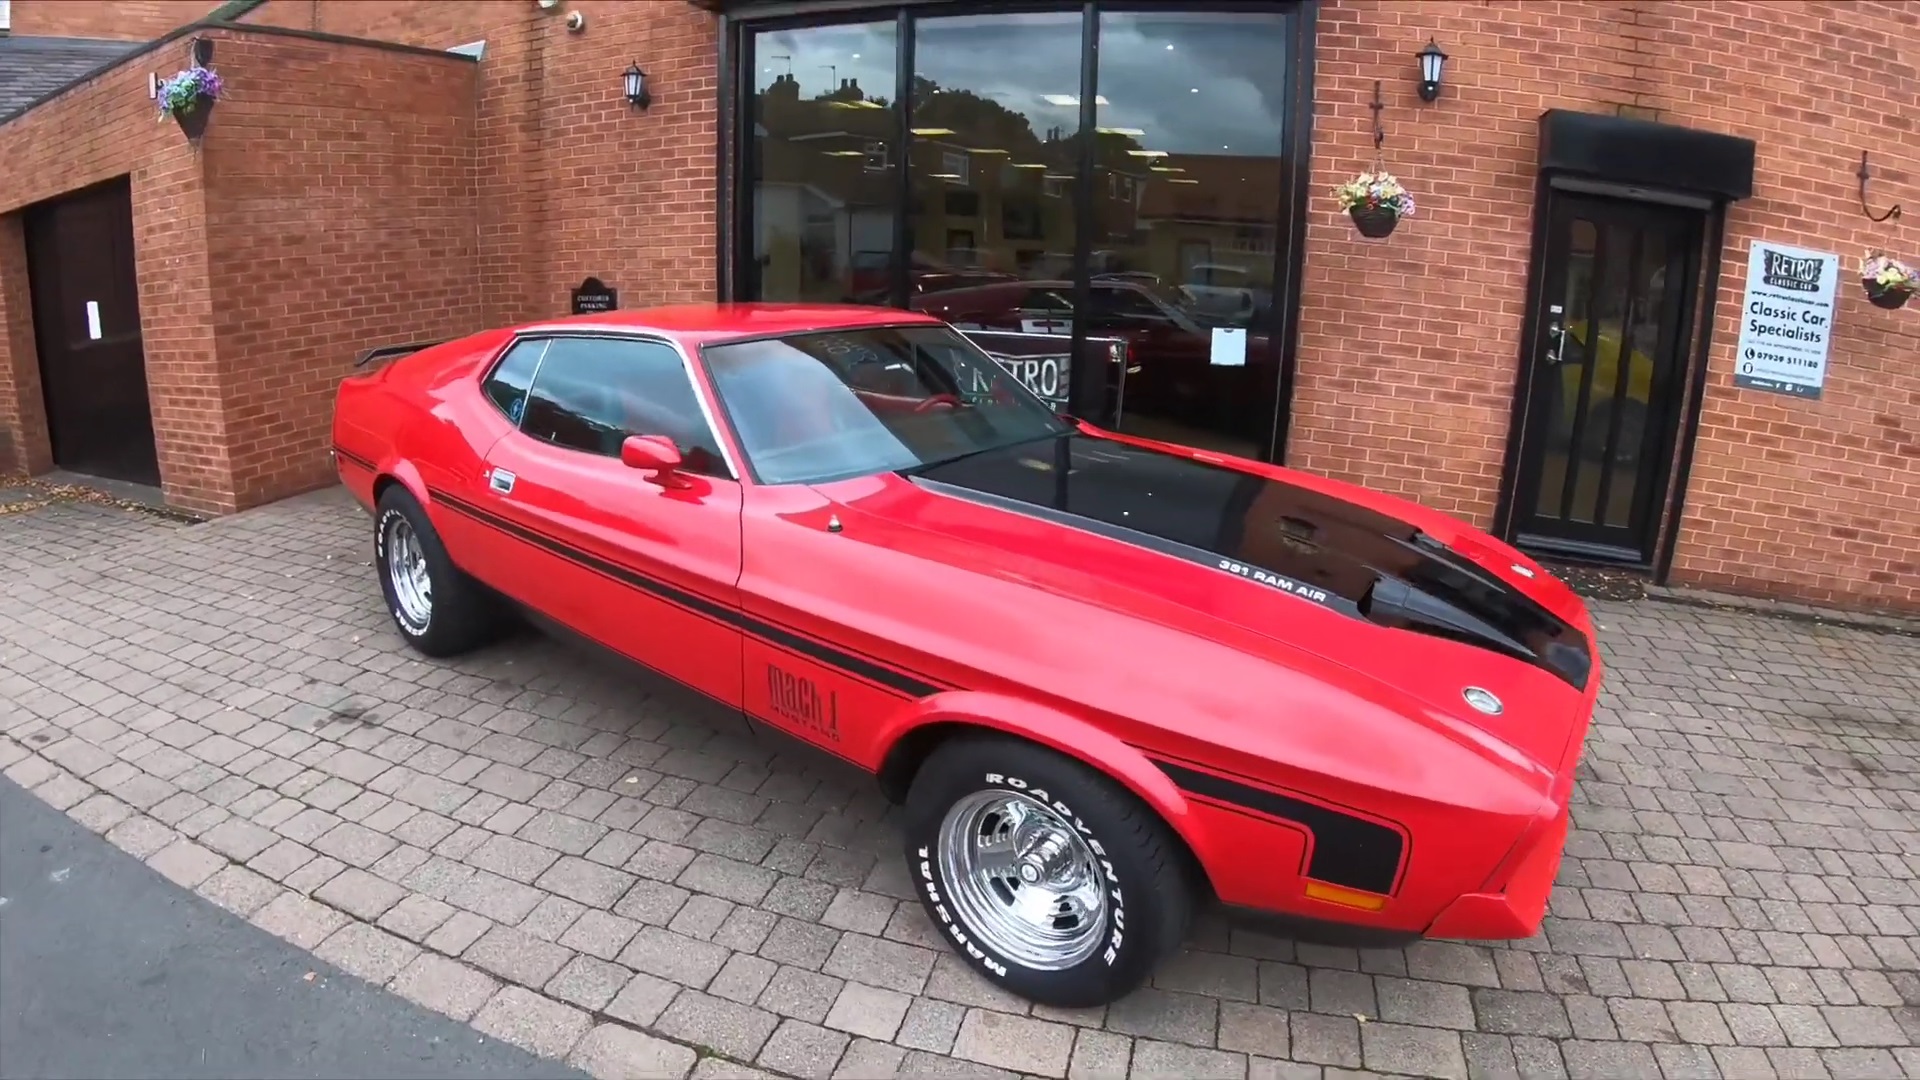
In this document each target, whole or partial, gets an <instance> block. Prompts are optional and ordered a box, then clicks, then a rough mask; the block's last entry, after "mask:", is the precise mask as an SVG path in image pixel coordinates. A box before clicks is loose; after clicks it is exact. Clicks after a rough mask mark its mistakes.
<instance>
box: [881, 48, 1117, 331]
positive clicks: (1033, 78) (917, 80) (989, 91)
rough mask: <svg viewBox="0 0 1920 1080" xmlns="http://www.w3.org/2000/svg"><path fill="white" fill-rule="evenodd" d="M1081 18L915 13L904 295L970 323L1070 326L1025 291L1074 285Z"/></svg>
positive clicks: (1064, 290) (1016, 327)
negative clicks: (1034, 304) (1036, 306)
mask: <svg viewBox="0 0 1920 1080" xmlns="http://www.w3.org/2000/svg"><path fill="white" fill-rule="evenodd" d="M1080 30H1081V18H1080V14H1079V13H1078V12H1077V11H1074V12H1067V11H1063V12H1057V13H1048V14H1035V15H979V16H973V15H967V16H952V17H943V18H925V19H920V20H917V21H916V22H915V23H914V51H913V60H914V73H913V91H912V94H913V112H912V118H913V146H912V150H911V153H910V154H909V155H908V159H907V160H908V168H909V169H910V170H911V178H910V181H909V183H910V190H911V192H912V196H911V202H910V204H909V206H908V214H909V231H910V233H911V236H912V256H911V257H912V263H911V268H910V270H909V278H910V281H911V285H910V291H909V294H908V295H909V297H910V301H909V302H910V304H911V305H912V306H913V307H915V308H918V309H920V310H925V311H929V312H933V313H936V314H940V315H941V316H942V317H944V318H947V319H948V320H950V321H952V322H954V323H956V324H962V325H964V326H966V327H968V328H978V329H992V330H1011V331H1016V332H1026V333H1050V334H1062V335H1067V334H1071V333H1072V329H1073V328H1072V324H1071V322H1068V321H1061V320H1058V319H1057V318H1054V317H1053V316H1057V315H1058V314H1060V313H1059V312H1058V311H1052V312H1045V311H1038V310H1029V305H1028V300H1029V299H1031V298H1034V297H1044V296H1046V295H1049V294H1065V295H1071V293H1072V288H1073V285H1072V281H1073V248H1074V182H1075V179H1076V177H1077V176H1078V175H1079V168H1078V161H1079V151H1078V149H1077V140H1076V138H1075V134H1076V133H1077V132H1078V131H1079V129H1080V96H1079V95H1080V51H1081V50H1080V41H1081V37H1082V35H1081V32H1080ZM1023 281H1027V282H1033V283H1036V284H1037V285H1038V287H1039V291H1038V292H1036V291H1035V289H1034V288H1033V287H1030V286H1029V285H1026V284H1022V282H1023Z"/></svg>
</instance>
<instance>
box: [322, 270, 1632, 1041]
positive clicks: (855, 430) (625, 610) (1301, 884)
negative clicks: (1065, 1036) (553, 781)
mask: <svg viewBox="0 0 1920 1080" xmlns="http://www.w3.org/2000/svg"><path fill="white" fill-rule="evenodd" d="M377 352H379V353H380V356H381V357H382V358H383V359H385V360H386V363H384V365H383V366H378V367H375V368H372V369H371V370H369V371H368V372H367V373H365V374H356V375H354V376H352V377H350V378H348V379H346V380H345V382H344V383H343V384H342V385H341V387H340V389H339V394H338V401H337V409H336V413H335V420H334V454H335V456H336V458H337V462H338V469H339V474H340V478H341V480H342V482H343V483H344V484H345V486H346V487H347V488H348V489H349V490H350V491H351V492H352V493H353V495H354V496H355V497H356V498H357V499H358V500H359V502H360V503H362V504H363V505H364V506H365V507H366V508H367V509H368V510H369V511H370V513H371V515H372V519H373V526H374V528H373V532H374V544H375V552H376V560H375V566H376V568H377V572H378V576H379V581H380V588H381V590H382V593H383V595H384V597H385V600H386V604H387V606H388V607H389V608H390V609H391V613H392V617H393V623H394V626H395V627H396V628H397V629H398V631H399V634H400V636H401V638H403V639H404V640H405V641H406V642H407V643H409V644H410V645H411V646H412V647H413V648H414V649H416V650H418V651H419V652H421V653H424V654H427V655H429V656H448V655H451V654H455V653H459V652H462V651H463V650H468V649H471V648H474V647H475V646H477V645H479V644H481V643H482V642H484V641H487V640H488V639H489V638H490V636H491V635H492V634H493V632H494V630H495V629H496V628H497V627H498V626H500V625H501V620H502V618H503V616H504V615H507V614H510V613H511V612H513V611H514V610H516V609H518V610H521V611H525V612H530V613H532V614H533V615H534V616H536V617H537V618H536V620H535V621H545V622H548V623H558V624H560V625H561V626H564V627H566V628H568V629H570V630H572V631H573V632H575V633H577V634H579V635H582V636H584V637H586V638H588V639H590V640H591V641H593V642H597V643H598V644H600V645H602V646H604V647H606V648H607V649H610V650H612V651H614V652H616V653H618V654H621V655H623V656H625V657H627V658H629V659H631V660H633V661H636V662H638V663H639V664H642V665H645V666H647V667H649V668H652V669H654V670H655V671H656V672H658V673H660V674H662V675H664V676H666V677H668V678H671V679H675V680H678V681H679V682H681V683H684V684H686V685H687V686H689V687H691V688H693V689H694V690H696V691H698V692H699V693H701V694H704V695H706V696H707V697H710V698H712V699H714V700H715V701H717V702H719V703H720V704H721V705H722V706H724V707H725V708H727V709H729V710H738V711H740V712H742V713H744V714H745V715H746V716H748V717H750V718H751V719H753V720H754V721H757V722H759V723H760V724H761V725H764V727H766V728H771V729H775V730H777V731H780V732H784V733H785V734H787V735H790V736H792V737H794V738H797V739H799V740H801V741H803V742H805V743H808V744H811V745H812V746H814V747H817V748H819V749H821V750H824V751H826V752H828V753H830V754H833V755H836V756H838V757H840V758H842V759H845V760H846V761H848V762H851V763H853V764H854V765H856V766H858V767H859V768H861V769H864V770H867V771H868V772H871V773H872V774H874V775H875V776H876V777H877V779H878V783H879V785H880V788H881V789H882V790H883V791H884V792H885V794H886V795H887V796H888V797H890V798H892V799H894V800H896V801H899V802H901V803H904V807H905V810H904V813H903V815H902V817H903V820H904V822H905V834H904V837H903V839H902V848H901V851H902V857H903V858H904V860H905V868H906V871H907V872H908V874H909V875H910V876H911V879H912V881H913V882H914V888H915V890H916V891H917V893H918V895H919V898H920V900H921V902H922V904H923V905H924V907H925V909H926V911H927V913H928V915H929V917H930V918H931V919H932V921H933V923H934V925H935V926H936V927H937V928H938V929H939V932H940V933H941V934H943V935H944V936H945V937H946V939H947V940H948V942H949V943H950V944H951V945H952V947H953V948H954V949H955V950H956V951H957V952H958V954H959V955H960V956H962V957H964V958H965V959H966V961H967V962H968V963H970V964H971V965H973V967H974V968H976V969H977V970H979V971H980V972H982V973H984V974H985V975H986V977H988V978H989V979H992V980H995V981H996V982H998V983H1000V984H1002V985H1004V986H1006V987H1007V988H1008V989H1010V990H1011V991H1013V992H1015V993H1018V994H1021V995H1024V996H1025V997H1027V998H1029V999H1031V1000H1034V1001H1038V1002H1043V1003H1048V1004H1053V1005H1060V1006H1091V1005H1097V1004H1100V1003H1103V1002H1108V1001H1112V1000H1114V999H1115V998H1118V997H1119V996H1121V995H1123V994H1125V993H1126V992H1128V991H1129V990H1130V989H1132V988H1133V987H1135V986H1137V985H1138V984H1139V983H1141V981H1142V980H1143V979H1145V978H1146V977H1147V976H1148V974H1149V973H1150V972H1151V970H1152V969H1153V968H1154V967H1155V966H1156V964H1157V963H1158V962H1159V961H1160V960H1161V959H1162V958H1163V957H1164V956H1166V955H1167V954H1168V953H1169V951H1170V950H1174V949H1176V948H1177V947H1179V946H1180V945H1181V944H1182V942H1183V939H1184V936H1185V934H1186V932H1187V930H1188V928H1189V925H1190V920H1191V919H1192V917H1193V916H1194V914H1195V912H1196V911H1197V910H1198V909H1199V908H1200V907H1201V906H1202V905H1207V904H1216V903H1217V904H1221V905H1225V906H1227V907H1228V908H1229V909H1231V910H1234V911H1238V912H1243V913H1255V914H1264V915H1266V916H1270V917H1277V918H1281V919H1284V920H1286V925H1288V926H1290V927H1296V928H1306V929H1308V930H1314V931H1316V932H1322V931H1325V930H1327V929H1328V928H1336V929H1337V928H1345V929H1346V930H1348V931H1351V932H1355V933H1359V934H1361V935H1362V938H1361V939H1362V940H1371V939H1399V940H1408V939H1411V938H1414V937H1418V936H1421V935H1429V936H1438V937H1447V938H1480V939H1498V938H1515V937H1526V936H1530V935H1532V934H1534V933H1535V932H1536V931H1537V929H1538V927H1539V925H1540V922H1541V919H1542V916H1543V913H1544V910H1545V907H1546V904H1547V896H1548V892H1549V890H1550V888H1551V886H1552V883H1553V879H1554V875H1555V870H1556V867H1557V866H1558V863H1559V860H1560V855H1561V850H1562V847H1563V845H1564V842H1565V837H1566V830H1567V805H1568V800H1569V796H1570V793H1571V790H1572V787H1573V778H1574V768H1575V765H1576V763H1577V761H1578V760H1579V757H1580V753H1581V748H1582V743H1583V738H1584V735H1585V732H1586V729H1587V725H1588V721H1589V717H1590V715H1591V712H1592V709H1593V705H1594V699H1595V697H1596V695H1597V694H1598V692H1599V687H1600V679H1601V666H1600V660H1599V657H1598V655H1597V653H1596V650H1595V647H1594V644H1593V641H1592V627H1591V623H1590V621H1589V618H1588V615H1587V612H1586V609H1585V607H1584V606H1583V604H1582V602H1581V601H1580V600H1579V599H1578V598H1577V597H1576V596H1575V595H1574V594H1573V593H1572V592H1571V591H1570V590H1569V589H1568V588H1566V587H1565V586H1564V585H1563V584H1562V583H1561V582H1559V581H1558V580H1556V579H1555V578H1554V577H1553V576H1551V575H1550V574H1549V573H1548V572H1547V571H1546V570H1544V569H1543V568H1542V567H1540V566H1539V565H1537V564H1536V563H1534V562H1533V561H1532V560H1531V559H1528V558H1527V557H1525V556H1523V555H1522V554H1520V553H1519V552H1517V551H1515V550H1514V549H1512V548H1510V547H1508V546H1507V545H1505V544H1503V543H1500V542H1498V541H1496V540H1495V539H1493V538H1491V537H1489V536H1486V535H1484V534H1482V533H1480V532H1478V531H1476V530H1475V529H1473V528H1471V527H1469V526H1467V525H1465V524H1463V523H1461V522H1459V521H1456V520H1454V519H1452V518H1449V517H1447V516H1444V515H1442V514H1439V513H1436V512H1433V511H1431V510H1427V509H1423V508H1422V507H1420V506H1418V505H1415V504H1413V503H1410V502H1405V501H1401V500H1399V499H1395V498H1389V497H1386V496H1383V495H1378V494H1373V493H1370V492H1368V491H1366V490H1362V489H1360V488H1357V487H1353V486H1349V485H1346V484H1342V483H1337V482H1334V481H1332V480H1328V479H1323V478H1320V477H1316V476H1311V475H1307V474H1304V473H1299V472H1293V471H1289V470H1287V469H1284V468H1280V467H1276V466H1272V465H1266V464H1260V463H1257V462H1252V461H1245V460H1239V459H1233V458H1227V457H1223V456H1220V455H1217V454H1210V453H1203V452H1199V451H1195V450H1191V449H1186V448H1182V447H1178V446H1172V445H1166V444H1157V443H1153V442H1148V441H1144V440H1141V439H1137V438H1130V437H1125V436H1122V435H1118V434H1115V433H1112V432H1109V431H1104V430H1100V429H1098V428H1096V427H1094V426H1092V425H1089V424H1086V423H1083V422H1080V421H1077V420H1074V419H1070V418H1067V417H1064V416H1062V415H1059V414H1057V413H1056V412H1054V411H1053V410H1052V409H1050V408H1049V407H1048V406H1046V405H1045V404H1044V403H1042V402H1041V401H1040V400H1039V399H1037V398H1036V397H1034V396H1033V395H1032V394H1031V393H1029V392H1028V391H1027V390H1026V389H1025V388H1024V387H1023V386H1021V385H1020V384H1019V382H1018V381H1017V380H1015V379H1013V378H1011V377H1009V375H1008V374H1007V373H1006V372H1005V371H1004V370H1002V369H1001V368H999V367H998V366H997V365H996V364H995V363H994V362H993V361H992V360H991V359H990V358H989V357H987V356H986V355H985V354H984V353H982V352H981V351H980V350H979V349H978V348H976V347H975V346H974V345H973V344H972V343H971V342H969V340H968V339H967V338H966V337H965V336H964V335H963V334H961V333H959V332H958V331H956V330H954V329H953V328H952V327H950V326H948V325H947V324H945V323H943V322H941V321H939V320H938V319H935V318H932V317H930V316H926V315H920V314H915V313H912V312H905V311H891V310H884V309H876V308H859V307H851V306H797V305H796V306H785V305H700V306H680V307H663V308H656V309H652V310H643V311H631V312H615V313H609V314H601V315H589V316H579V317H574V318H568V319H560V320H556V321H551V322H541V323H534V324H531V325H524V326H517V327H512V328H507V329H497V330H491V331H487V332H483V333H478V334H474V335H472V336H470V337H465V338H461V339H459V340H456V341H448V342H444V343H438V344H430V345H427V346H425V347H420V346H408V347H403V348H396V349H389V350H378V351H377ZM402 354H405V355H402Z"/></svg>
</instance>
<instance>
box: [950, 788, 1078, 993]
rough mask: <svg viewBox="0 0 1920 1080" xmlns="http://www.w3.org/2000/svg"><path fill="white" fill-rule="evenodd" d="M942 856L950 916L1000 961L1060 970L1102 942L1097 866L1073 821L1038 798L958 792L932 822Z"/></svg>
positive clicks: (1003, 792) (1037, 968)
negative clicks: (960, 794) (961, 796)
mask: <svg viewBox="0 0 1920 1080" xmlns="http://www.w3.org/2000/svg"><path fill="white" fill-rule="evenodd" d="M940 861H941V865H942V866H944V867H945V869H946V871H947V898H948V900H949V901H950V902H951V903H952V905H953V907H954V908H955V911H956V914H958V915H959V916H960V919H961V921H962V922H964V923H965V924H966V927H967V929H968V930H970V931H971V932H972V933H973V934H974V935H975V936H976V937H977V938H979V939H980V942H981V944H983V945H985V946H987V947H988V948H990V949H992V950H993V951H994V952H996V953H999V954H1000V955H1001V956H1003V957H1005V958H1006V959H1008V960H1012V961H1014V962H1016V963H1019V964H1021V965H1023V966H1025V967H1028V968H1033V969H1035V970H1039V971H1062V970H1065V969H1067V968H1071V967H1075V966H1077V965H1079V964H1080V963H1082V962H1083V961H1085V960H1086V959H1087V958H1088V957H1089V956H1092V955H1093V954H1094V952H1095V950H1097V949H1098V948H1099V947H1100V943H1101V941H1102V932H1103V928H1104V927H1105V925H1106V916H1107V888H1106V884H1105V879H1104V878H1103V877H1102V876H1101V873H1100V865H1099V863H1098V861H1096V860H1095V859H1094V856H1093V849H1092V848H1090V847H1088V846H1087V842H1086V841H1085V840H1083V839H1081V838H1080V835H1079V834H1078V833H1076V832H1075V831H1074V829H1073V826H1072V825H1070V824H1069V823H1067V822H1066V821H1065V820H1063V819H1061V817H1060V816H1059V815H1058V814H1055V813H1054V812H1053V811H1052V810H1050V809H1048V808H1047V807H1046V806H1044V805H1042V804H1041V803H1040V802H1038V801H1037V800H1034V799H1031V798H1028V797H1027V796H1025V795H1021V794H1018V793H1016V792H1010V791H981V792H976V793H974V794H972V795H969V796H967V797H966V798H964V799H961V800H960V801H959V802H957V803H955V804H954V805H953V807H952V808H951V809H949V810H948V811H947V815H946V818H945V819H944V820H943V821H941V823H940Z"/></svg>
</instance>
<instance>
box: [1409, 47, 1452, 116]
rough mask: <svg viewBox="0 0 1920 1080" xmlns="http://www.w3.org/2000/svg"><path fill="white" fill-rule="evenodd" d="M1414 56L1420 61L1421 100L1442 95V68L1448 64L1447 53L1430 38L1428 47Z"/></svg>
mask: <svg viewBox="0 0 1920 1080" xmlns="http://www.w3.org/2000/svg"><path fill="white" fill-rule="evenodd" d="M1414 57H1415V58H1416V59H1418V60H1419V61H1420V100H1421V101H1433V100H1435V99H1436V98H1438V97H1439V96H1440V69H1441V68H1443V67H1445V66H1446V64H1447V54H1446V53H1443V52H1441V51H1440V46H1438V45H1436V44H1434V42H1433V39H1432V38H1428V39H1427V47H1426V48H1424V49H1421V50H1420V51H1419V52H1417V53H1415V54H1414Z"/></svg>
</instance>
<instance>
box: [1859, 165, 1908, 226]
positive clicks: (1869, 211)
mask: <svg viewBox="0 0 1920 1080" xmlns="http://www.w3.org/2000/svg"><path fill="white" fill-rule="evenodd" d="M1872 175H1873V174H1872V173H1870V172H1868V171H1867V152H1866V151H1865V150H1862V151H1860V172H1859V177H1860V212H1861V213H1863V214H1865V215H1867V220H1868V221H1871V222H1873V223H1874V224H1876V225H1877V224H1879V223H1880V222H1882V221H1898V220H1899V219H1900V204H1899V203H1895V204H1894V205H1893V206H1891V207H1889V208H1888V210H1887V212H1886V213H1884V214H1875V213H1874V212H1873V208H1872V207H1870V206H1868V205H1867V181H1868V180H1869V179H1870V178H1871V177H1872Z"/></svg>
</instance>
